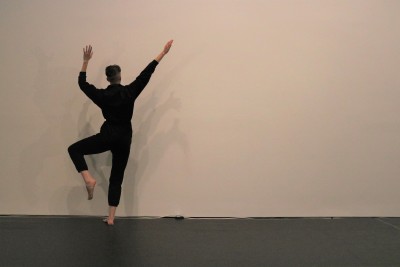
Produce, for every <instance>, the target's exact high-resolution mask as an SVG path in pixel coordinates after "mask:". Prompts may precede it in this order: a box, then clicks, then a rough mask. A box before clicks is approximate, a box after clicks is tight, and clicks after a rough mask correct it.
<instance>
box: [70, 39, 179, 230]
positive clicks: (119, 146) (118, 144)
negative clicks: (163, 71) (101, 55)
mask: <svg viewBox="0 0 400 267" xmlns="http://www.w3.org/2000/svg"><path fill="white" fill-rule="evenodd" d="M172 42H173V40H170V41H169V42H167V44H166V45H165V46H164V49H163V51H162V52H161V53H160V54H159V55H158V56H157V57H156V58H155V59H154V60H153V61H152V62H150V64H149V65H147V67H146V68H145V69H144V70H143V71H142V72H141V73H140V75H139V76H138V77H137V78H136V80H135V81H133V82H132V83H131V84H129V85H121V68H120V67H119V66H118V65H111V66H108V67H107V68H106V71H105V72H106V76H107V81H109V82H110V85H109V86H108V87H107V88H106V89H97V88H96V87H95V86H94V85H92V84H90V83H88V82H87V81H86V69H87V66H88V63H89V60H90V59H91V58H92V55H93V50H92V46H91V45H89V46H86V47H85V48H84V49H83V64H82V69H81V72H80V73H79V78H78V84H79V87H80V88H81V90H82V91H83V92H84V93H85V94H86V96H87V97H89V98H90V99H91V100H92V101H93V102H94V103H95V104H96V105H97V106H99V107H100V109H101V111H102V113H103V116H104V119H105V122H104V123H103V125H102V126H101V129H100V133H98V134H96V135H93V136H90V137H88V138H85V139H82V140H80V141H78V142H76V143H74V144H72V145H71V146H70V147H68V153H69V155H70V157H71V159H72V162H73V163H74V165H75V168H76V170H77V171H78V172H79V173H80V174H81V175H82V178H83V180H84V182H85V185H86V190H87V193H88V199H89V200H90V199H92V198H93V192H94V188H95V186H96V180H95V179H94V178H93V176H92V175H91V174H90V172H89V170H88V167H87V165H86V162H85V159H84V155H90V154H98V153H102V152H105V151H109V150H110V151H111V153H112V168H111V174H110V181H109V187H108V205H109V211H108V217H107V219H105V220H104V222H106V223H107V224H108V225H113V224H114V218H115V213H116V210H117V207H118V204H119V201H120V198H121V185H122V180H123V178H124V171H125V168H126V164H127V163H128V158H129V152H130V148H131V140H132V124H131V119H132V114H133V107H134V102H135V100H136V98H137V97H138V96H139V94H140V93H141V92H142V91H143V89H144V88H145V86H146V85H147V83H148V82H149V80H150V77H151V75H152V73H153V72H154V70H155V68H156V66H157V65H158V63H159V62H160V61H161V60H162V59H163V57H164V56H165V55H166V54H167V53H168V52H169V50H170V48H171V46H172Z"/></svg>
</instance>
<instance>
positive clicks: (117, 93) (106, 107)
mask: <svg viewBox="0 0 400 267" xmlns="http://www.w3.org/2000/svg"><path fill="white" fill-rule="evenodd" d="M157 65H158V62H157V61H156V60H153V61H152V62H150V64H149V65H147V67H146V68H145V69H144V70H143V71H142V72H141V73H140V75H139V76H138V77H136V79H135V80H134V81H133V82H132V83H131V84H129V85H121V84H110V85H109V86H108V87H107V88H106V89H97V88H96V87H95V86H94V85H92V84H90V83H88V82H87V81H86V72H80V73H79V78H78V84H79V87H80V88H81V90H82V91H83V92H84V93H85V94H86V95H87V96H88V97H89V98H90V99H91V100H92V101H93V102H94V103H95V104H96V105H97V106H99V107H100V108H101V111H102V113H103V117H104V119H105V120H106V122H107V123H109V124H111V125H126V124H129V125H130V122H131V119H132V115H133V107H134V103H135V100H136V98H137V97H138V96H139V94H140V93H141V92H142V91H143V89H144V88H145V87H146V85H147V83H148V82H149V80H150V77H151V75H152V74H153V72H154V70H155V68H156V66H157Z"/></svg>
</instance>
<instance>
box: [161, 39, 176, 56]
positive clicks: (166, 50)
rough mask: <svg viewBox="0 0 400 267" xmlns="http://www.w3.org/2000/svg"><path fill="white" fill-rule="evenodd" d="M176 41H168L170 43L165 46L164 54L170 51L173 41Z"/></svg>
mask: <svg viewBox="0 0 400 267" xmlns="http://www.w3.org/2000/svg"><path fill="white" fill-rule="evenodd" d="M173 42H174V40H170V41H168V43H167V44H166V45H165V46H164V51H163V52H164V54H167V53H168V52H169V49H170V48H171V46H172V43H173Z"/></svg>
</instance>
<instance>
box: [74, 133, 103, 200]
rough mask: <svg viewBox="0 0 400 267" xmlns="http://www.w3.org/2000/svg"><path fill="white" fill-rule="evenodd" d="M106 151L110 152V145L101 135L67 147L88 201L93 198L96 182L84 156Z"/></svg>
mask: <svg viewBox="0 0 400 267" xmlns="http://www.w3.org/2000/svg"><path fill="white" fill-rule="evenodd" d="M107 150H110V145H109V144H108V142H107V141H106V139H105V138H104V136H103V135H102V134H101V133H100V134H96V135H93V136H90V137H88V138H85V139H82V140H80V141H78V142H76V143H74V144H72V145H71V146H69V147H68V153H69V155H70V157H71V159H72V162H73V163H74V165H75V168H76V170H77V171H78V172H79V173H80V174H81V175H82V178H83V180H84V181H85V184H86V190H87V192H88V199H89V200H90V199H92V198H93V191H94V187H95V185H96V180H95V179H94V178H93V176H92V175H91V174H90V172H89V171H88V167H87V164H86V161H85V158H84V155H91V154H98V153H102V152H105V151H107Z"/></svg>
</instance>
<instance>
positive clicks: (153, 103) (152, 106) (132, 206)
mask: <svg viewBox="0 0 400 267" xmlns="http://www.w3.org/2000/svg"><path fill="white" fill-rule="evenodd" d="M191 58H192V57H189V58H187V59H185V60H183V62H182V63H180V64H178V65H177V67H175V68H173V69H172V70H171V71H170V73H168V74H166V75H165V78H164V79H163V80H161V82H160V83H159V84H158V85H156V86H155V88H154V89H153V93H152V94H151V95H149V96H148V97H147V98H145V99H143V98H139V99H138V101H140V102H141V104H139V105H136V106H137V107H138V108H137V109H135V112H134V120H136V121H140V122H139V123H134V129H133V140H132V150H131V157H130V162H132V161H133V167H130V166H129V165H130V164H132V163H128V167H127V170H126V172H125V178H124V185H123V193H122V198H123V199H124V205H125V213H126V214H127V215H129V216H133V215H135V216H136V215H137V214H138V213H139V209H138V206H139V205H138V203H139V197H138V195H139V194H138V192H137V189H138V188H143V184H142V183H143V182H144V181H146V178H147V177H151V176H152V175H153V174H154V173H155V171H156V168H157V166H158V165H159V163H160V161H161V159H162V158H163V155H164V154H165V152H166V151H167V149H168V147H170V146H171V145H174V144H178V146H179V147H181V149H182V151H183V153H184V155H185V156H186V160H187V161H188V162H190V149H189V143H188V141H187V137H186V135H185V134H184V133H183V132H182V131H181V129H180V128H179V119H178V118H176V119H175V120H174V122H173V124H172V125H171V127H170V128H169V129H168V130H166V131H158V132H157V129H158V127H157V126H158V124H159V123H160V122H161V120H162V118H163V116H165V115H166V114H167V112H168V111H169V110H175V111H177V112H178V111H179V110H180V108H181V101H180V99H179V98H177V97H175V95H174V93H173V92H170V95H169V97H168V98H167V99H166V100H165V101H164V102H163V103H161V104H159V103H158V96H161V95H162V94H163V93H165V92H168V91H170V90H169V88H170V87H171V82H172V81H173V80H176V79H177V76H178V74H179V72H180V69H182V68H183V67H186V66H187V65H188V63H189V62H190V61H191ZM160 98H161V97H160ZM150 148H156V150H157V153H152V154H151V156H150V155H149V150H150ZM184 165H185V166H189V164H188V163H187V162H186V164H184ZM132 178H133V179H132ZM139 185H140V187H139Z"/></svg>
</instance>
